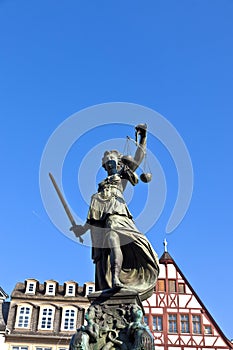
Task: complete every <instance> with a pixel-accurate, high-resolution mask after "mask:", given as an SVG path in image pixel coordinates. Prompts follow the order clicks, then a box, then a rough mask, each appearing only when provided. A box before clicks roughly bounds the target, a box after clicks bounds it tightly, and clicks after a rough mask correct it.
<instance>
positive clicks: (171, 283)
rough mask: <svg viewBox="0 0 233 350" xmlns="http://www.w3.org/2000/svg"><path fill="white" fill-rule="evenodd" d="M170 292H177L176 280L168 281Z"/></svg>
mask: <svg viewBox="0 0 233 350" xmlns="http://www.w3.org/2000/svg"><path fill="white" fill-rule="evenodd" d="M168 291H169V292H171V293H175V292H176V281H175V280H168Z"/></svg>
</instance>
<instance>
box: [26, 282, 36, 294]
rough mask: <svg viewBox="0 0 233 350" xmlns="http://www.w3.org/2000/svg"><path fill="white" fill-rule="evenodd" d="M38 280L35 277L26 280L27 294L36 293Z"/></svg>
mask: <svg viewBox="0 0 233 350" xmlns="http://www.w3.org/2000/svg"><path fill="white" fill-rule="evenodd" d="M36 284H37V281H36V280H33V279H28V280H26V290H25V294H35V293H36Z"/></svg>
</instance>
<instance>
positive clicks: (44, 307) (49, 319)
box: [38, 305, 55, 331]
mask: <svg viewBox="0 0 233 350" xmlns="http://www.w3.org/2000/svg"><path fill="white" fill-rule="evenodd" d="M44 310H51V311H52V313H51V315H50V314H47V315H45V314H44ZM54 317H55V307H54V306H52V305H41V306H40V315H39V322H38V329H39V330H42V331H44V330H46V331H53V324H54ZM43 319H45V320H43ZM42 321H44V322H45V325H46V327H42ZM48 323H50V324H51V327H48Z"/></svg>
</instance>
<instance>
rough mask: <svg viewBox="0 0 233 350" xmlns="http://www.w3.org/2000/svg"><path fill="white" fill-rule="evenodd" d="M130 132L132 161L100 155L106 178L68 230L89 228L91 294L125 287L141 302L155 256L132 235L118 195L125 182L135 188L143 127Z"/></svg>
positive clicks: (148, 290) (152, 278) (154, 270)
mask: <svg viewBox="0 0 233 350" xmlns="http://www.w3.org/2000/svg"><path fill="white" fill-rule="evenodd" d="M135 130H136V144H137V149H136V152H135V155H134V157H131V156H124V155H122V154H121V153H119V152H118V151H117V150H111V151H106V152H105V153H104V155H103V158H102V166H103V167H104V169H105V170H106V172H107V177H106V178H105V179H104V180H103V181H102V182H101V183H99V185H98V192H97V193H95V194H94V195H93V196H92V198H91V203H90V207H89V211H88V215H87V221H86V223H85V224H84V225H83V226H82V225H76V224H74V225H73V226H72V227H71V229H70V230H72V231H73V232H74V234H75V235H76V236H77V237H80V236H81V235H83V234H84V233H85V232H86V231H87V230H88V229H90V231H91V238H92V258H93V261H94V264H95V289H96V291H98V290H106V289H111V288H113V289H116V288H118V289H120V288H128V289H130V290H134V291H137V292H138V294H139V296H140V298H141V300H145V299H147V298H148V297H149V296H150V295H152V292H153V289H154V286H155V283H156V280H157V277H158V272H159V267H158V257H157V254H156V253H155V251H154V250H153V248H152V246H151V245H150V243H149V242H148V240H147V238H146V237H145V235H144V234H143V233H141V232H139V231H138V230H137V228H136V226H135V224H134V221H133V218H132V214H131V213H130V211H129V209H128V207H127V205H126V203H125V200H124V196H123V192H124V190H125V188H126V185H127V183H128V182H130V183H131V185H133V186H135V185H136V184H137V183H138V177H137V175H136V173H135V170H136V169H137V168H138V166H139V165H140V164H141V162H142V160H143V158H144V156H145V152H146V140H147V126H146V124H139V125H137V126H136V127H135ZM138 138H139V141H138ZM145 177H146V175H145V174H143V176H142V175H141V179H142V181H144V182H147V178H145Z"/></svg>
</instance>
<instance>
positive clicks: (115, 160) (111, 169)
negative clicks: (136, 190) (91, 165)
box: [102, 150, 122, 175]
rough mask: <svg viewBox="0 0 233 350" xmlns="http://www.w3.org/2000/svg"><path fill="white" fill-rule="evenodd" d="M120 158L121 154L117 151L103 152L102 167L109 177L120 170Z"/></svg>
mask: <svg viewBox="0 0 233 350" xmlns="http://www.w3.org/2000/svg"><path fill="white" fill-rule="evenodd" d="M121 157H122V154H121V153H119V152H118V151H117V150H111V151H106V152H104V156H103V158H102V166H103V168H104V169H105V170H106V171H107V172H108V174H109V175H113V174H116V173H117V172H118V171H119V170H120V169H121V167H122V163H121Z"/></svg>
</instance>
